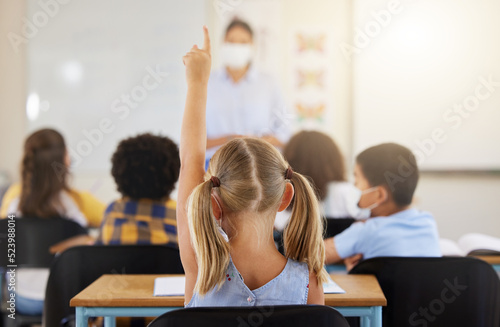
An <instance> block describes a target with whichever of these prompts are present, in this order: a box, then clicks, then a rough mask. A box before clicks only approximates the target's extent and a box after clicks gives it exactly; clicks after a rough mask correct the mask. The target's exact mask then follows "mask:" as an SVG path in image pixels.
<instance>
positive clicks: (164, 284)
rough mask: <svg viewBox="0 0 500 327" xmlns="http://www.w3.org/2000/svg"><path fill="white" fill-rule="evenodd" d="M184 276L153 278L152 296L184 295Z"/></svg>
mask: <svg viewBox="0 0 500 327" xmlns="http://www.w3.org/2000/svg"><path fill="white" fill-rule="evenodd" d="M185 286H186V277H184V276H180V277H158V278H155V289H154V296H181V295H184V288H185Z"/></svg>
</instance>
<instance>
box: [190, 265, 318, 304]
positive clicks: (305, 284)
mask: <svg viewBox="0 0 500 327" xmlns="http://www.w3.org/2000/svg"><path fill="white" fill-rule="evenodd" d="M308 292H309V268H308V267H307V263H304V262H297V261H295V260H292V259H288V261H287V263H286V265H285V268H284V269H283V271H282V272H281V273H280V274H279V275H278V276H276V277H275V278H274V279H272V280H271V281H269V282H268V283H267V284H265V285H263V286H261V287H259V288H257V289H255V290H253V291H251V290H250V289H249V288H248V287H247V286H246V285H245V283H244V282H243V278H242V277H241V275H240V273H239V272H238V270H237V269H236V267H235V266H234V264H233V261H232V260H229V265H228V267H227V270H226V280H225V281H224V283H223V284H222V286H221V288H220V289H219V290H217V286H216V287H214V289H212V290H211V291H210V292H208V293H207V294H205V295H204V296H203V297H202V296H200V295H199V294H198V293H196V292H195V293H194V294H193V297H192V298H191V301H189V303H188V304H187V305H186V308H190V307H212V306H220V307H224V306H232V307H239V306H249V307H251V306H263V305H287V304H307V294H308Z"/></svg>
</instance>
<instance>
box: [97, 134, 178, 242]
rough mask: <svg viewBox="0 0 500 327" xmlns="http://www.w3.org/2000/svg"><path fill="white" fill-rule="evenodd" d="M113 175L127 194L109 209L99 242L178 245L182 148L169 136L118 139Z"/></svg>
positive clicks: (114, 155) (119, 189) (122, 192)
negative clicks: (177, 187) (174, 193)
mask: <svg viewBox="0 0 500 327" xmlns="http://www.w3.org/2000/svg"><path fill="white" fill-rule="evenodd" d="M111 161H112V165H113V167H112V169H111V174H112V175H113V178H114V179H115V182H116V185H117V188H118V191H119V192H120V193H121V194H122V198H121V199H119V200H116V201H114V202H112V203H111V204H110V205H109V206H108V208H107V209H106V212H105V214H104V219H103V222H102V226H101V230H100V232H99V236H98V238H97V241H96V244H109V245H117V244H169V245H174V246H176V247H177V227H176V226H177V224H176V221H175V201H173V200H171V199H170V198H169V196H170V193H171V192H172V191H173V189H174V187H175V183H176V182H177V179H178V177H179V167H180V159H179V150H178V148H177V145H176V144H175V143H174V142H173V141H172V140H170V139H169V138H167V137H161V136H155V135H151V134H141V135H138V136H136V137H131V138H128V139H125V140H123V141H121V142H120V144H118V148H117V149H116V151H115V153H114V154H113V157H112V159H111Z"/></svg>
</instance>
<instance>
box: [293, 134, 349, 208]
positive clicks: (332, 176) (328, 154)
mask: <svg viewBox="0 0 500 327" xmlns="http://www.w3.org/2000/svg"><path fill="white" fill-rule="evenodd" d="M283 155H284V156H285V158H286V160H287V161H288V162H289V163H290V165H291V166H292V168H293V169H294V170H295V171H297V172H299V173H301V174H303V175H306V176H309V177H310V178H312V180H313V182H314V185H315V186H316V188H317V191H318V196H319V198H320V199H324V198H325V196H326V192H327V187H328V183H330V182H334V181H345V180H346V177H345V164H344V158H343V156H342V153H341V152H340V149H339V147H338V146H337V144H335V142H334V141H333V139H332V138H331V137H330V136H328V135H326V134H324V133H320V132H316V131H302V132H299V133H297V134H295V135H294V136H293V137H292V138H291V139H290V141H289V142H288V143H287V145H286V146H285V149H284V151H283Z"/></svg>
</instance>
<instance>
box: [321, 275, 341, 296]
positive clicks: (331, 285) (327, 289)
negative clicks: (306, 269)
mask: <svg viewBox="0 0 500 327" xmlns="http://www.w3.org/2000/svg"><path fill="white" fill-rule="evenodd" d="M323 292H324V293H325V294H327V293H338V294H344V293H345V291H344V290H343V289H342V288H341V287H340V286H339V285H338V284H337V283H335V282H334V281H333V280H332V279H331V278H330V276H328V282H326V283H323Z"/></svg>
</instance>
